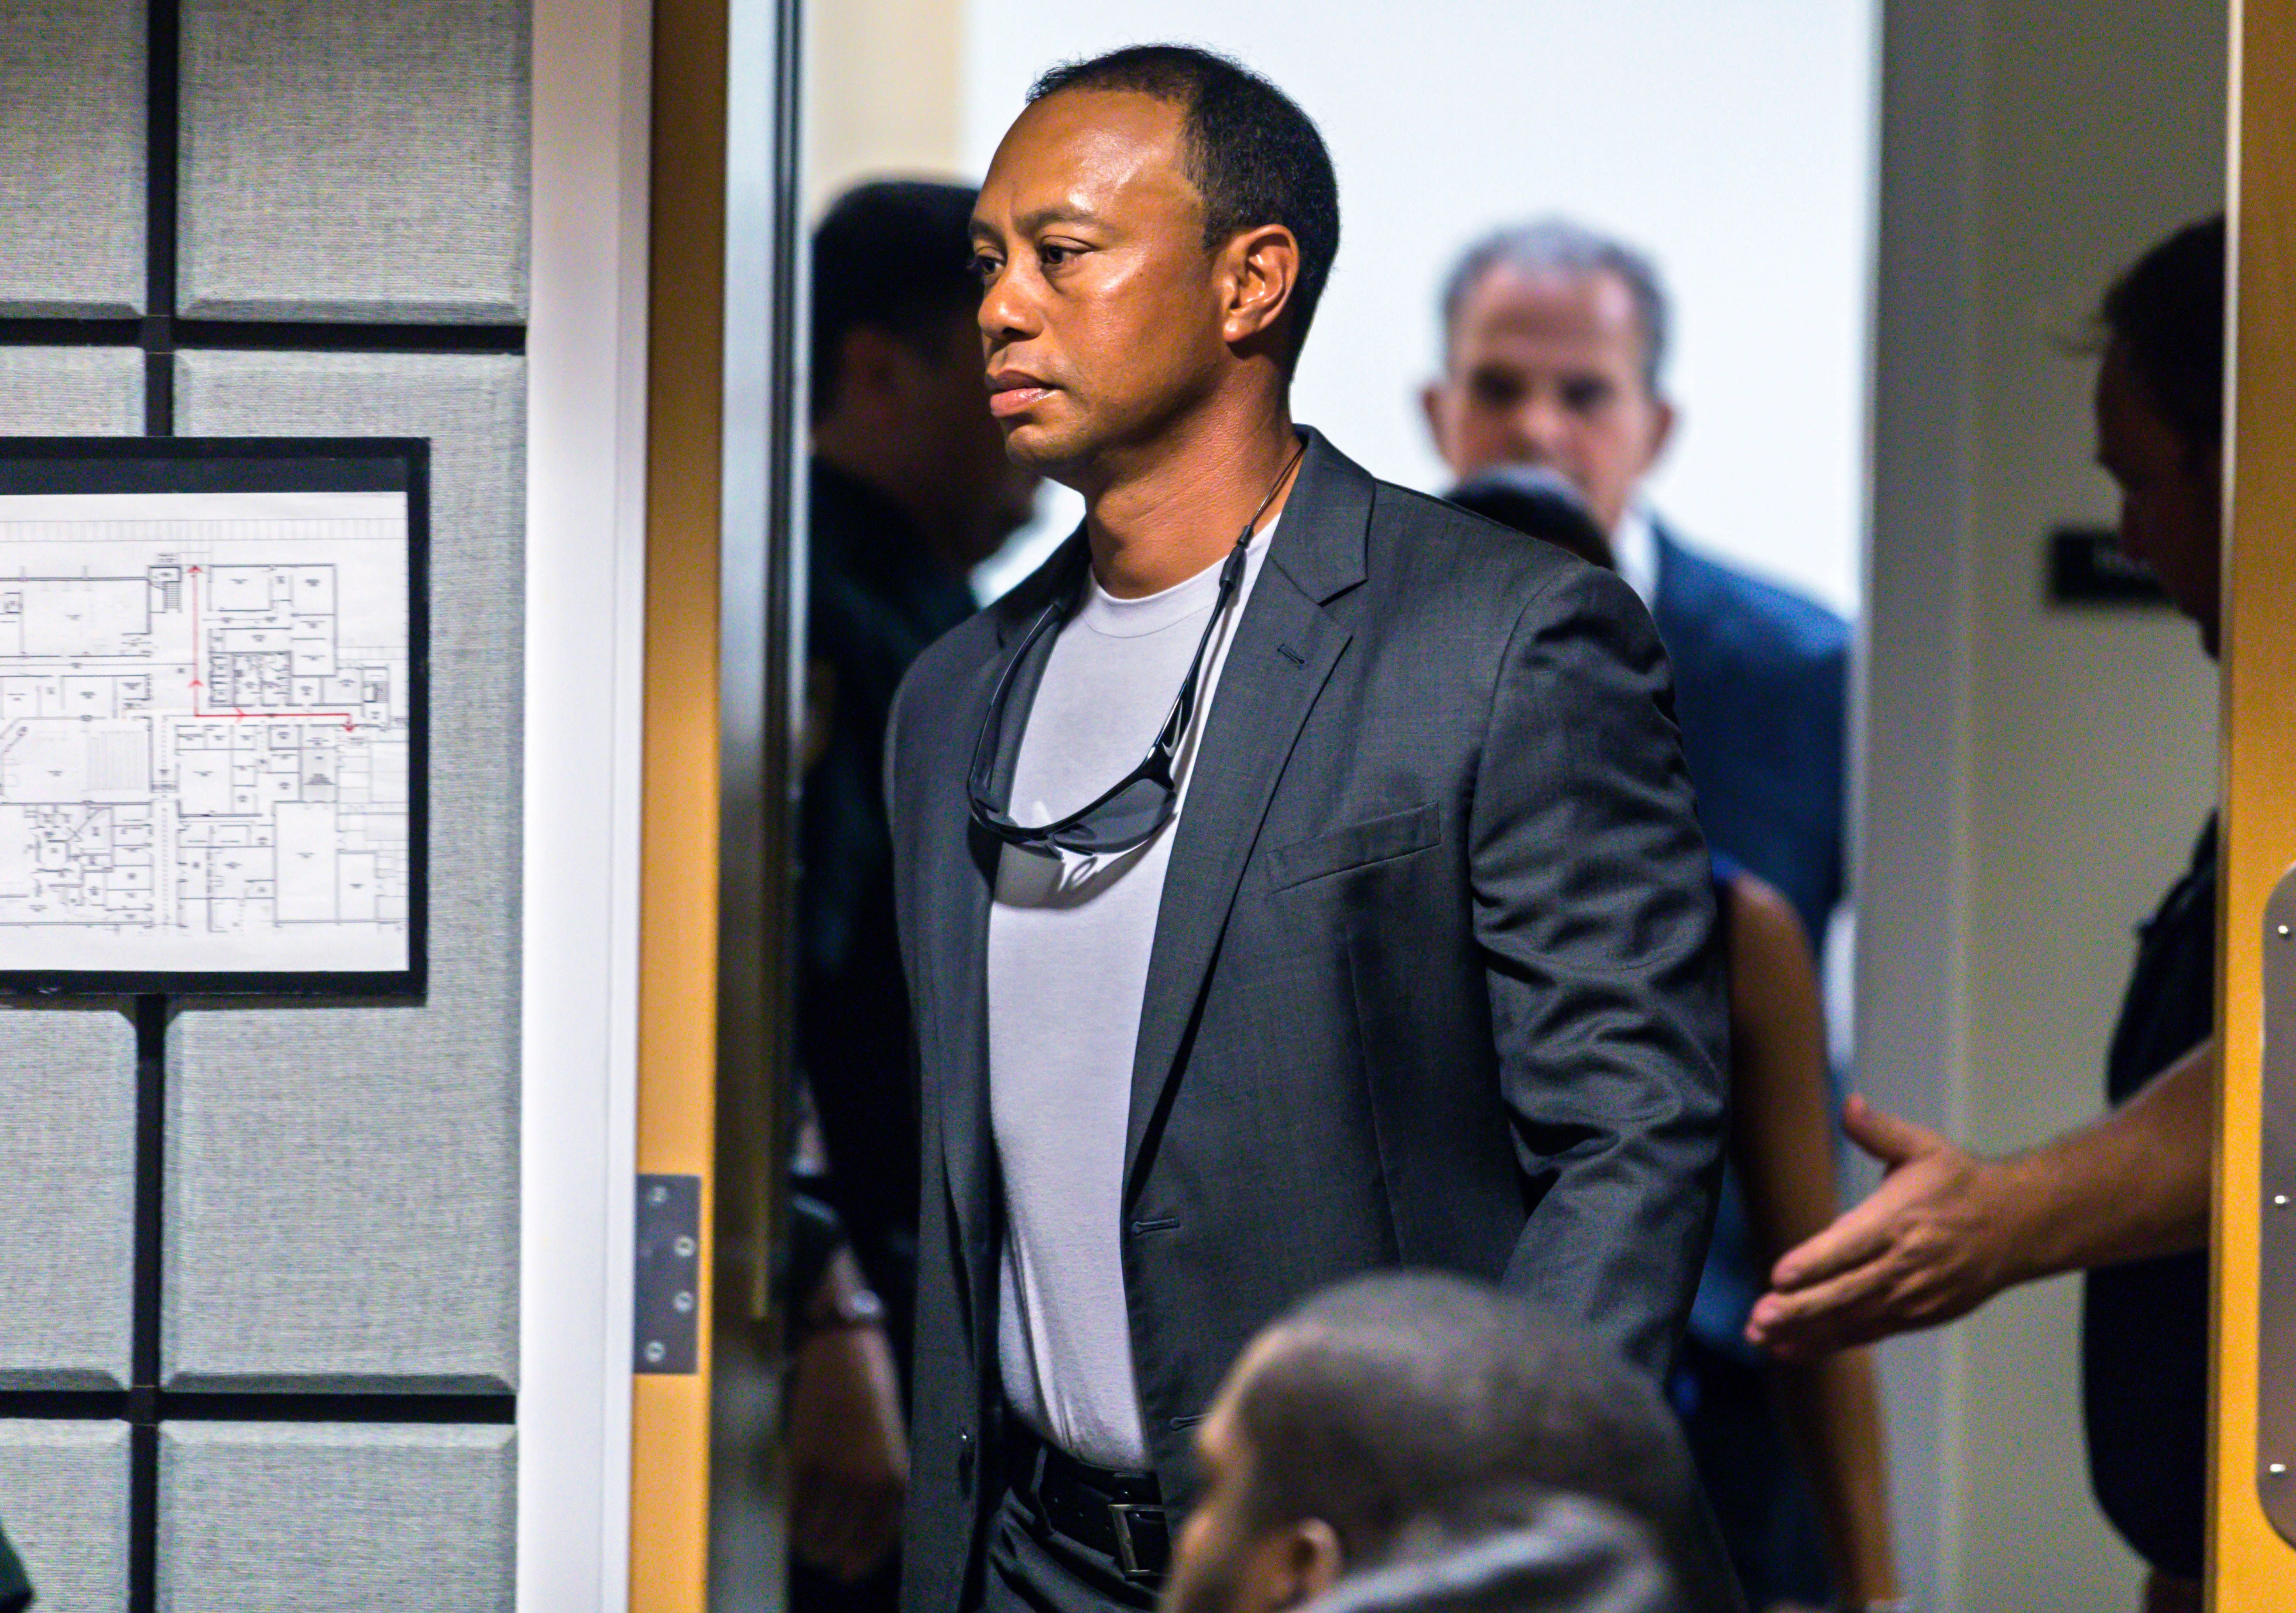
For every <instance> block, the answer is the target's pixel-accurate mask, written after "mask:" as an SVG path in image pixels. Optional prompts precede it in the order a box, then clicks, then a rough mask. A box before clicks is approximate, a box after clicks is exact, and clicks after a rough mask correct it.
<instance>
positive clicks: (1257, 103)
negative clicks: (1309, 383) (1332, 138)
mask: <svg viewBox="0 0 2296 1613" xmlns="http://www.w3.org/2000/svg"><path fill="white" fill-rule="evenodd" d="M1062 90H1129V91H1132V92H1134V93H1135V94H1137V95H1152V96H1154V97H1155V98H1156V99H1157V100H1159V101H1168V102H1170V103H1173V104H1174V105H1177V106H1178V107H1179V108H1180V109H1181V111H1182V114H1183V128H1184V131H1185V158H1184V160H1185V162H1186V165H1187V175H1188V178H1189V180H1190V182H1191V183H1193V185H1195V187H1196V189H1197V190H1198V191H1199V192H1200V193H1201V194H1202V196H1203V199H1204V247H1205V250H1206V251H1210V250H1211V249H1212V248H1214V247H1217V246H1218V245H1219V244H1220V243H1223V242H1225V241H1227V240H1228V239H1230V238H1231V237H1233V236H1234V235H1235V234H1236V233H1237V232H1238V231H1241V230H1248V229H1252V228H1255V227H1257V226H1260V225H1264V224H1280V225H1282V226H1283V227H1284V228H1285V229H1288V230H1290V231H1291V232H1292V235H1293V237H1294V238H1296V239H1297V240H1298V241H1299V243H1300V284H1299V285H1298V286H1297V287H1296V288H1295V289H1294V290H1293V292H1292V306H1291V308H1290V309H1287V310H1286V312H1287V313H1288V314H1289V315H1290V316H1291V320H1292V332H1291V335H1292V345H1291V348H1290V350H1289V351H1287V352H1286V353H1285V354H1284V355H1283V365H1284V369H1285V370H1286V372H1287V373H1288V372H1289V371H1290V370H1291V368H1292V366H1294V365H1296V364H1297V363H1298V362H1299V358H1300V345H1301V344H1302V343H1303V342H1306V341H1307V339H1308V323H1309V321H1311V320H1313V319H1314V318H1315V317H1316V303H1317V302H1318V301H1319V300H1321V299H1322V298H1323V295H1324V283H1325V282H1326V281H1328V280H1329V279H1330V278H1331V275H1332V260H1333V259H1334V258H1336V257H1337V256H1338V255H1339V251H1340V181H1339V176H1338V175H1337V174H1336V173H1334V172H1333V169H1332V153H1331V152H1329V151H1328V150H1327V149H1325V147H1324V136H1322V135H1321V134H1319V133H1317V132H1316V124H1315V120H1314V119H1311V118H1309V117H1308V114H1307V113H1305V112H1303V111H1300V108H1299V105H1298V104H1297V103H1295V102H1293V101H1292V98H1291V97H1290V96H1289V95H1285V94H1284V93H1283V91H1282V90H1280V89H1277V88H1276V87H1275V86H1274V85H1272V84H1270V83H1269V82H1268V81H1267V79H1265V78H1261V77H1260V76H1259V74H1258V73H1255V72H1253V71H1252V70H1251V69H1249V68H1247V67H1245V66H1244V65H1243V64H1242V63H1241V62H1234V61H1232V60H1230V59H1229V58H1227V57H1226V56H1222V55H1218V54H1217V53H1214V52H1211V51H1207V50H1199V49H1197V48H1196V47H1195V46H1193V45H1128V46H1127V47H1126V48H1124V49H1122V50H1117V51H1110V52H1109V53H1107V54H1105V55H1101V56H1095V57H1093V58H1092V59H1091V60H1090V61H1087V62H1069V63H1067V64H1066V65H1065V66H1062V67H1056V68H1054V69H1053V70H1051V71H1050V72H1048V73H1046V74H1045V75H1044V77H1042V78H1038V79H1037V82H1036V84H1035V85H1034V86H1032V87H1031V88H1030V89H1029V104H1030V105H1032V106H1033V105H1035V104H1036V103H1037V102H1039V101H1042V100H1043V99H1044V98H1045V97H1046V96H1047V95H1058V94H1059V93H1060V92H1061V91H1062Z"/></svg>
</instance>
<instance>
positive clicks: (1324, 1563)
mask: <svg viewBox="0 0 2296 1613" xmlns="http://www.w3.org/2000/svg"><path fill="white" fill-rule="evenodd" d="M1281 1348H1283V1340H1282V1338H1281V1337H1280V1336H1275V1337H1264V1338H1262V1339H1260V1340H1259V1342H1258V1343H1256V1344H1254V1345H1253V1346H1252V1347H1251V1349H1249V1350H1247V1351H1246V1352H1245V1353H1244V1356H1243V1359H1242V1361H1241V1362H1238V1363H1237V1364H1236V1366H1235V1368H1234V1370H1233V1371H1232V1372H1230V1373H1229V1375H1228V1379H1227V1382H1226V1385H1225V1386H1224V1387H1222V1388H1221V1390H1220V1395H1219V1398H1218V1400H1217V1401H1215V1402H1214V1403H1213V1404H1212V1409H1211V1414H1210V1416H1208V1417H1206V1418H1205V1419H1204V1420H1203V1422H1202V1424H1201V1426H1200V1427H1199V1428H1197V1430H1196V1466H1197V1469H1198V1470H1199V1472H1200V1474H1201V1477H1202V1478H1203V1481H1204V1483H1203V1490H1202V1493H1201V1494H1199V1495H1198V1496H1197V1498H1196V1504H1195V1508H1194V1510H1193V1511H1191V1512H1190V1513H1189V1514H1188V1520H1187V1522H1186V1523H1185V1524H1184V1525H1182V1526H1181V1528H1180V1534H1179V1538H1178V1539H1177V1540H1176V1541H1174V1542H1173V1543H1172V1563H1171V1572H1170V1573H1169V1576H1167V1577H1166V1579H1165V1583H1164V1594H1163V1601H1162V1613H1280V1610H1281V1609H1286V1608H1292V1607H1296V1606H1298V1605H1299V1604H1300V1603H1302V1602H1305V1601H1311V1600H1313V1599H1314V1598H1315V1597H1316V1596H1318V1595H1320V1594H1321V1593H1322V1592H1324V1591H1325V1590H1326V1589H1328V1588H1329V1587H1330V1586H1331V1584H1332V1583H1333V1581H1334V1580H1335V1579H1336V1578H1337V1577H1338V1576H1339V1572H1340V1568H1341V1563H1340V1560H1339V1546H1338V1537H1337V1536H1336V1535H1334V1534H1333V1532H1332V1530H1331V1528H1330V1527H1329V1526H1328V1525H1326V1524H1324V1523H1323V1522H1322V1521H1321V1520H1319V1519H1316V1518H1300V1519H1296V1520H1293V1521H1292V1522H1289V1523H1277V1524H1275V1525H1272V1526H1271V1525H1268V1524H1267V1523H1266V1522H1265V1520H1259V1519H1255V1518H1254V1517H1253V1511H1254V1509H1253V1506H1252V1484H1253V1474H1252V1452H1251V1441H1250V1439H1248V1438H1247V1437H1246V1436H1245V1435H1244V1432H1243V1428H1242V1420H1241V1418H1240V1417H1239V1415H1238V1413H1237V1411H1236V1402H1237V1400H1238V1399H1239V1398H1240V1395H1241V1391H1242V1386H1243V1384H1244V1383H1245V1381H1246V1380H1247V1379H1248V1378H1250V1377H1251V1372H1252V1370H1253V1368H1254V1367H1255V1365H1257V1364H1259V1363H1260V1362H1265V1361H1267V1360H1268V1359H1269V1358H1270V1357H1271V1356H1272V1355H1273V1354H1275V1352H1276V1351H1278V1350H1280V1349H1281Z"/></svg>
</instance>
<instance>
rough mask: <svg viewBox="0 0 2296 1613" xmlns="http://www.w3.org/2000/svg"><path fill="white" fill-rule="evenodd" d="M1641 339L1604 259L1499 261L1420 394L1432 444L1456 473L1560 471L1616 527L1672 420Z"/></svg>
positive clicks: (1630, 302) (1472, 295)
mask: <svg viewBox="0 0 2296 1613" xmlns="http://www.w3.org/2000/svg"><path fill="white" fill-rule="evenodd" d="M1644 339H1645V333H1644V330H1643V327H1642V320H1641V318H1640V317H1639V316H1638V315H1637V314H1636V309H1635V300H1634V293H1633V292H1630V291H1629V290H1628V288H1627V284H1626V282H1625V281H1623V280H1621V279H1620V277H1619V276H1616V275H1614V274H1611V273H1610V272H1609V271H1608V270H1595V271H1590V272H1581V271H1576V270H1545V269H1541V270H1526V269H1521V268H1518V267H1514V266H1513V265H1511V264H1505V263H1502V264H1499V265H1497V267H1493V268H1492V269H1491V270H1490V271H1489V272H1488V273H1487V274H1485V275H1484V276H1483V277H1482V279H1481V280H1480V281H1479V282H1478V283H1477V284H1475V286H1474V288H1473V289H1472V291H1471V292H1468V294H1467V298H1466V303H1465V306H1464V307H1463V308H1462V309H1460V310H1459V317H1458V322H1457V325H1456V328H1455V329H1454V330H1453V331H1452V332H1451V333H1450V349H1451V350H1450V355H1449V358H1448V362H1447V369H1446V371H1445V373H1444V375H1443V378H1442V379H1441V380H1440V381H1438V382H1435V383H1432V384H1431V385H1430V386H1429V387H1428V388H1427V391H1426V394H1425V396H1424V398H1423V403H1424V404H1425V406H1426V409H1427V424H1428V425H1429V427H1430V428H1431V430H1432V431H1433V432H1434V433H1435V447H1436V451H1437V452H1439V453H1440V454H1441V455H1442V456H1443V459H1444V462H1445V463H1446V464H1447V465H1449V466H1450V467H1451V470H1452V473H1454V474H1455V475H1457V476H1460V477H1463V478H1464V477H1467V476H1472V475H1473V474H1474V473H1476V472H1477V471H1480V470H1483V469H1486V468H1487V467H1488V466H1490V465H1500V464H1521V465H1546V466H1549V467H1551V468H1553V469H1554V470H1556V471H1560V472H1561V473H1562V474H1563V475H1565V476H1567V477H1569V478H1570V482H1571V484H1572V485H1573V486H1574V487H1576V488H1577V489H1578V490H1579V492H1580V493H1581V494H1582V495H1584V496H1585V498H1586V499H1587V504H1588V505H1589V506H1592V507H1593V509H1594V512H1595V518H1596V519H1597V520H1598V521H1600V522H1601V523H1603V528H1604V529H1605V530H1606V531H1608V530H1614V529H1616V527H1617V526H1618V524H1619V518H1620V516H1621V515H1623V514H1625V513H1626V510H1627V506H1628V504H1629V503H1631V502H1632V501H1633V498H1634V492H1635V488H1636V485H1637V484H1638V483H1639V482H1640V481H1642V479H1643V477H1644V474H1645V473H1647V472H1648V471H1649V470H1650V468H1651V466H1652V465H1653V464H1655V463H1656V462H1657V460H1658V457H1659V453H1660V450H1661V449H1664V448H1665V446H1666V440H1667V435H1668V433H1669V432H1670V431H1671V430H1672V429H1673V426H1674V409H1673V407H1672V406H1671V405H1669V403H1667V402H1666V401H1665V399H1661V398H1659V397H1656V396H1654V395H1653V394H1652V391H1651V389H1650V386H1649V384H1648V383H1646V382H1645V381H1644V378H1643V356H1644V355H1643V345H1644Z"/></svg>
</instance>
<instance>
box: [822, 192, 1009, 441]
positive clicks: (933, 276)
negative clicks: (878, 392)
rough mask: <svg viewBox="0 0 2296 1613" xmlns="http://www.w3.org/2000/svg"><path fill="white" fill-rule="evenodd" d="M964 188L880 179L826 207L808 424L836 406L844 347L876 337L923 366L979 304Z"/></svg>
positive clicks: (970, 196) (970, 198) (969, 212)
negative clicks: (867, 333)
mask: <svg viewBox="0 0 2296 1613" xmlns="http://www.w3.org/2000/svg"><path fill="white" fill-rule="evenodd" d="M978 194H979V192H978V191H976V190H975V189H974V188H973V187H972V186H971V185H951V184H946V183H943V182H940V181H938V180H931V179H877V180H871V181H869V182H868V183H866V184H863V185H855V186H854V187H853V188H852V189H851V190H849V191H847V192H846V193H844V194H843V195H841V196H840V197H839V198H838V199H837V200H836V201H835V202H832V204H831V205H830V209H829V210H828V212H826V213H824V214H823V215H822V219H821V222H820V224H819V225H817V226H815V229H814V232H813V377H812V394H813V395H812V417H813V418H814V419H815V420H816V421H819V420H820V419H821V418H822V417H823V416H825V415H827V414H828V413H829V410H830V408H831V407H832V405H833V404H834V403H835V402H836V400H837V386H838V383H839V381H840V379H841V378H842V377H841V375H840V369H841V368H842V362H841V360H842V354H843V351H844V347H845V338H846V336H847V334H848V333H850V332H851V331H853V330H855V329H857V328H860V327H864V326H865V327H868V328H870V329H873V330H881V331H884V332H886V333H889V334H890V335H893V336H895V337H898V339H899V340H901V341H903V342H907V343H908V344H909V345H910V346H911V347H913V348H914V349H916V350H918V351H919V352H921V353H923V354H925V355H927V356H928V357H938V356H939V343H940V342H942V341H943V340H945V333H946V332H947V328H948V324H949V322H950V321H951V320H953V319H955V318H958V317H964V316H965V315H967V314H969V313H970V312H971V310H972V309H974V308H975V307H977V306H978V305H979V303H980V281H979V280H978V279H976V278H975V277H974V276H973V273H972V202H973V198H974V197H975V196H977V195H978Z"/></svg>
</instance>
